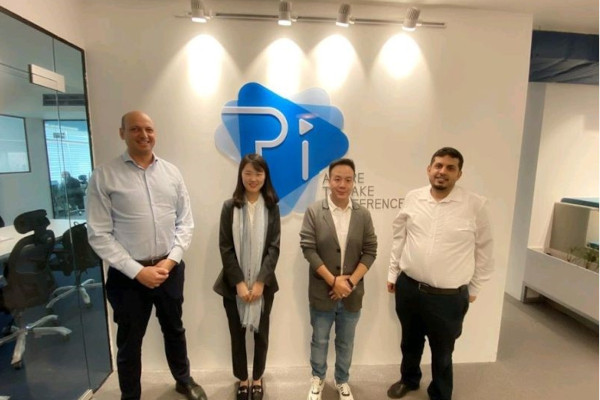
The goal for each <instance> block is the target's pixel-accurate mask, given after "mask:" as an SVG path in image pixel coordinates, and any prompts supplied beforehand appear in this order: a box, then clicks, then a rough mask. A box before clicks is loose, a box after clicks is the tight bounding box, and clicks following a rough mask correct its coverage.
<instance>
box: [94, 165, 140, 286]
mask: <svg viewBox="0 0 600 400" xmlns="http://www.w3.org/2000/svg"><path fill="white" fill-rule="evenodd" d="M102 172H103V171H102V170H97V171H94V173H93V174H92V177H91V178H90V181H89V184H88V193H87V205H86V210H87V224H88V239H89V242H90V245H91V246H92V248H93V249H94V251H95V252H96V253H97V254H98V255H99V256H100V258H102V259H103V260H104V261H106V262H107V263H108V264H109V265H111V266H112V267H114V268H116V269H118V270H119V271H121V272H122V273H124V274H125V275H127V276H128V277H129V278H131V279H134V278H135V276H136V275H137V274H138V273H139V272H140V271H141V269H142V268H143V267H142V266H141V265H140V264H139V263H138V262H136V261H135V260H134V259H133V258H132V257H131V256H130V255H129V252H128V251H127V250H125V248H124V247H123V246H122V245H121V244H120V243H119V242H118V241H117V240H116V239H115V237H114V235H113V219H112V215H111V209H112V206H111V201H110V197H109V196H108V194H107V193H106V191H105V187H106V185H104V184H103V182H102V180H103V176H102Z"/></svg>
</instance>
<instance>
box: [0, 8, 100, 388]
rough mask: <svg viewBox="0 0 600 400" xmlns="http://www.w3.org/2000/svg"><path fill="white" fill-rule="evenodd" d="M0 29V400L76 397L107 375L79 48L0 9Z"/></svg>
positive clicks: (81, 63) (89, 155) (89, 152)
mask: <svg viewBox="0 0 600 400" xmlns="http://www.w3.org/2000/svg"><path fill="white" fill-rule="evenodd" d="M0 36H2V37H5V38H6V37H10V38H11V40H7V41H0V217H1V218H2V221H3V222H4V225H5V226H3V227H2V226H0V398H10V399H22V400H28V399H78V398H79V397H80V396H81V395H82V394H84V393H85V392H86V391H88V390H90V389H92V390H93V389H96V388H98V387H99V385H100V384H101V382H102V381H103V380H104V379H106V377H107V376H108V374H109V373H110V372H111V370H112V367H111V362H110V349H109V339H108V328H107V320H106V306H105V300H104V290H103V271H102V265H101V262H100V261H99V260H98V259H97V257H95V255H94V254H93V252H90V251H89V247H88V246H87V240H86V234H85V188H86V183H87V177H88V176H89V173H90V172H91V150H90V146H89V126H88V123H87V121H88V118H87V115H88V114H87V106H86V103H85V98H86V96H85V90H84V88H85V84H84V76H85V75H84V69H83V66H84V63H83V53H82V51H81V50H80V49H77V48H75V47H73V46H70V45H68V44H66V43H64V42H62V41H60V40H58V39H56V38H54V37H52V36H50V35H48V34H46V33H45V32H42V31H39V30H37V29H36V28H35V27H33V26H30V25H28V24H26V23H24V22H23V21H20V20H18V19H16V18H14V16H11V15H7V14H5V13H3V12H2V9H1V8H0ZM32 71H33V72H32ZM32 81H34V82H38V84H36V83H32ZM63 82H64V84H63ZM53 88H58V90H56V89H53ZM49 139H50V140H49ZM52 146H53V147H52ZM51 147H52V148H51ZM71 169H72V170H73V171H72V172H73V173H71V171H70V170H71ZM80 176H83V177H80ZM69 177H70V178H73V179H75V180H76V182H75V181H72V180H70V179H69ZM75 183H77V184H78V185H76V184H75ZM0 225H2V224H0ZM82 232H83V234H82Z"/></svg>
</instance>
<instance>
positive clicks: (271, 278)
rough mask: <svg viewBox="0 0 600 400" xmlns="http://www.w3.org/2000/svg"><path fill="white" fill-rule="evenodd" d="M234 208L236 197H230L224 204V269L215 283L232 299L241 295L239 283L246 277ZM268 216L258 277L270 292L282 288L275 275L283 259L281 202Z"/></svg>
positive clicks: (221, 230)
mask: <svg viewBox="0 0 600 400" xmlns="http://www.w3.org/2000/svg"><path fill="white" fill-rule="evenodd" d="M233 207H234V205H233V199H229V200H227V201H225V203H223V208H222V209H221V223H220V228H219V250H220V251H221V261H222V262H223V270H221V273H220V274H219V276H218V277H217V280H216V282H215V284H214V286H213V290H214V291H215V292H217V293H218V294H220V295H221V296H224V297H227V298H230V299H235V295H236V294H237V291H236V288H235V285H237V284H238V283H240V282H241V281H243V280H244V272H243V271H242V268H240V264H239V263H238V260H237V256H236V254H235V247H234V246H233V232H232V227H233ZM267 218H268V221H267V236H266V238H265V246H264V250H263V256H262V264H261V266H260V271H258V278H257V280H258V281H260V282H264V284H265V289H264V292H265V294H266V295H267V294H272V293H275V292H276V291H278V290H279V285H278V284H277V278H276V277H275V267H276V266H277V260H278V259H279V239H280V237H281V219H280V217H279V206H278V205H275V206H273V207H271V208H270V209H269V212H268V217H267Z"/></svg>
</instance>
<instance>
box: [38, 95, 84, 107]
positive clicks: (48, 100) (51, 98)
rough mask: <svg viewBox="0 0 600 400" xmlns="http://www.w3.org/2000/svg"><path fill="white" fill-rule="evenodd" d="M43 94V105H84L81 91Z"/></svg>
mask: <svg viewBox="0 0 600 400" xmlns="http://www.w3.org/2000/svg"><path fill="white" fill-rule="evenodd" d="M43 96H44V98H43V104H44V105H45V106H54V107H56V106H85V95H84V94H83V93H56V94H53V93H48V94H44V95H43Z"/></svg>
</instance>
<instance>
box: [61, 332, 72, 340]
mask: <svg viewBox="0 0 600 400" xmlns="http://www.w3.org/2000/svg"><path fill="white" fill-rule="evenodd" d="M70 339H71V334H70V333H67V334H66V335H65V336H63V341H64V342H68V341H69V340H70Z"/></svg>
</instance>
